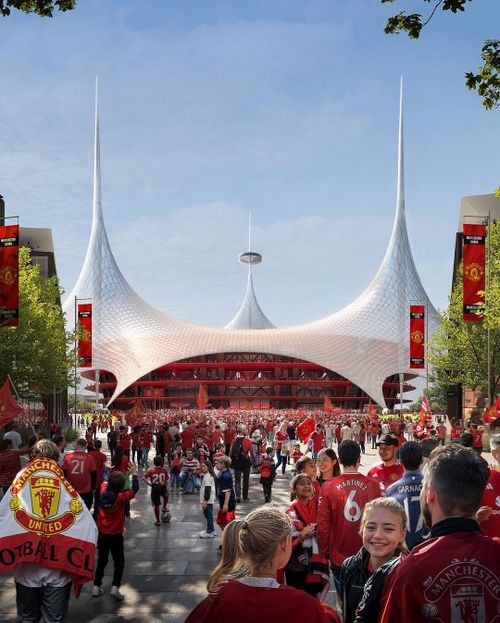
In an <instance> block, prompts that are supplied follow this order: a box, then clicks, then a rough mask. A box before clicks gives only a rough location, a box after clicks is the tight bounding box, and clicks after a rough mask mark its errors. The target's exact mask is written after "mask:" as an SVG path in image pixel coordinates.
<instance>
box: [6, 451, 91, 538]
mask: <svg viewBox="0 0 500 623" xmlns="http://www.w3.org/2000/svg"><path fill="white" fill-rule="evenodd" d="M9 507H10V510H11V511H12V512H13V513H14V518H15V520H16V521H17V523H18V524H19V525H20V526H22V527H23V528H24V529H25V530H27V531H29V532H34V533H35V534H38V535H39V536H43V537H50V536H53V535H55V534H60V533H61V532H65V531H66V530H68V529H69V528H70V527H71V526H72V525H73V524H74V523H75V520H76V517H77V515H79V514H80V513H81V512H82V511H83V506H82V503H81V502H80V500H79V499H78V494H77V492H76V491H75V490H74V489H73V487H72V486H71V485H70V484H69V483H68V482H67V481H66V480H65V479H64V477H63V475H62V472H61V470H60V469H59V467H58V466H57V464H56V463H55V462H54V461H50V460H46V459H38V460H34V461H32V463H31V464H30V465H28V466H27V468H26V469H25V470H24V471H23V472H22V474H21V476H20V477H19V478H18V479H17V480H15V481H14V483H13V484H12V498H11V500H10V505H9Z"/></svg>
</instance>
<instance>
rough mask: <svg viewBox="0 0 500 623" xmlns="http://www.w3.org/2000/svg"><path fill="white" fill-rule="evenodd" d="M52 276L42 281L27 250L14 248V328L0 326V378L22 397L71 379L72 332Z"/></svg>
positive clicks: (53, 388) (56, 387)
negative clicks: (16, 317)
mask: <svg viewBox="0 0 500 623" xmlns="http://www.w3.org/2000/svg"><path fill="white" fill-rule="evenodd" d="M60 296H61V289H60V287H59V283H58V280H57V277H51V278H50V279H47V280H45V279H43V277H42V276H41V274H40V267H39V266H37V265H35V264H32V263H31V257H30V250H29V249H28V248H26V247H21V249H20V251H19V326H18V327H0V382H2V383H3V381H4V380H5V378H6V377H7V374H9V375H10V376H11V378H12V380H13V381H14V383H15V385H16V388H17V390H18V391H19V393H20V395H21V396H22V397H24V398H29V397H34V396H40V395H50V394H52V393H53V392H55V391H58V390H62V389H66V388H68V387H69V386H71V385H72V384H73V382H74V361H75V351H74V339H75V337H74V334H72V333H69V332H68V331H66V329H65V326H64V314H63V312H62V309H61V305H60V302H59V301H60Z"/></svg>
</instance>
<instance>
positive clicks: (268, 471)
mask: <svg viewBox="0 0 500 623" xmlns="http://www.w3.org/2000/svg"><path fill="white" fill-rule="evenodd" d="M273 468H274V465H273V464H272V463H270V462H269V461H264V463H262V466H261V468H260V475H261V477H262V478H271V476H272V475H273Z"/></svg>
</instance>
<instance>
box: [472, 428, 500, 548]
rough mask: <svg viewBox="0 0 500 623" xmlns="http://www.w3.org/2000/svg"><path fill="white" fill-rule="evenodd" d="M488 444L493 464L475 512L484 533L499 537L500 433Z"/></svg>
mask: <svg viewBox="0 0 500 623" xmlns="http://www.w3.org/2000/svg"><path fill="white" fill-rule="evenodd" d="M490 446H491V454H492V455H493V465H492V466H491V468H490V477H489V478H488V482H487V483H486V489H485V490H484V495H483V499H482V500H481V508H480V509H479V510H478V512H477V520H478V521H479V523H480V525H481V530H482V531H483V532H484V534H486V535H487V536H491V537H495V538H497V539H500V433H497V434H496V435H493V436H492V437H491V439H490Z"/></svg>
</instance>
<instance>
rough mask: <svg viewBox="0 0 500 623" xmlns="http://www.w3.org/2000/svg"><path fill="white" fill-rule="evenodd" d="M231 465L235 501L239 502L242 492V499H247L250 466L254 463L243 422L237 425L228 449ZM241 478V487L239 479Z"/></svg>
mask: <svg viewBox="0 0 500 623" xmlns="http://www.w3.org/2000/svg"><path fill="white" fill-rule="evenodd" d="M229 457H230V459H231V466H232V468H233V469H234V483H235V487H236V501H237V502H238V503H239V502H241V498H242V493H243V501H244V502H247V501H248V489H249V486H250V467H251V466H252V464H255V457H254V455H253V446H252V442H251V441H250V439H249V438H248V437H247V427H246V426H244V425H243V424H240V425H239V426H238V434H237V435H236V437H235V438H234V441H233V443H232V445H231V449H230V451H229ZM242 480H243V489H242V486H241V481H242Z"/></svg>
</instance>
